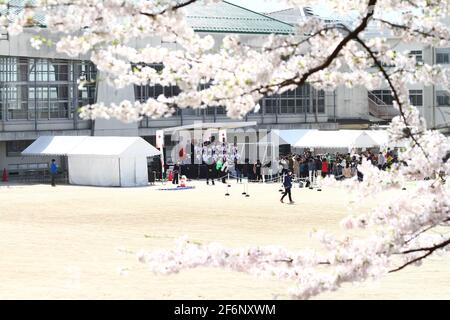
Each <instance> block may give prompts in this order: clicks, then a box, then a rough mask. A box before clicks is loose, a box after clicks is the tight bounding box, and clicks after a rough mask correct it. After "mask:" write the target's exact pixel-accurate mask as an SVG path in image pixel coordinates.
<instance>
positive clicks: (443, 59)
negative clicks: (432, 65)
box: [436, 53, 450, 64]
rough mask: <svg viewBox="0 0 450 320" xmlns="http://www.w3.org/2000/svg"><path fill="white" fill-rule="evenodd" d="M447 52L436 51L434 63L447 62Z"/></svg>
mask: <svg viewBox="0 0 450 320" xmlns="http://www.w3.org/2000/svg"><path fill="white" fill-rule="evenodd" d="M449 55H450V54H449V53H436V63H439V64H445V63H449V62H450V59H449Z"/></svg>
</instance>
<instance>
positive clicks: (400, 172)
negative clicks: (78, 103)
mask: <svg viewBox="0 0 450 320" xmlns="http://www.w3.org/2000/svg"><path fill="white" fill-rule="evenodd" d="M212 2H218V0H208V1H189V0H184V1H173V0H157V1H156V0H154V1H131V0H125V1H124V0H120V1H119V0H58V1H57V0H36V1H33V2H32V4H30V5H27V6H26V7H25V8H24V9H23V10H22V11H20V13H19V14H14V15H12V14H11V15H10V14H7V15H2V16H0V28H3V29H6V30H7V32H8V33H9V34H10V35H12V36H13V35H16V34H19V33H21V32H24V30H29V29H30V28H31V29H33V28H34V29H33V32H39V28H38V29H37V30H36V27H37V26H38V24H37V22H36V21H37V19H36V18H35V17H37V16H44V17H45V25H46V27H47V28H46V30H49V31H50V32H55V33H57V36H58V40H57V41H55V46H56V50H57V51H58V52H61V53H65V54H66V55H68V56H70V57H78V56H80V55H88V56H89V57H90V59H91V60H92V61H93V62H94V63H95V64H96V66H97V68H98V70H99V71H100V72H101V74H102V77H103V79H104V80H105V81H108V82H109V83H110V84H112V85H114V86H115V87H117V88H121V87H125V86H129V85H156V84H160V85H163V86H168V85H176V86H178V87H179V88H180V89H181V92H180V94H179V95H177V96H174V97H165V96H163V95H161V96H159V97H157V98H156V99H154V98H150V99H148V100H147V101H145V102H130V101H122V102H118V103H114V104H111V105H105V104H104V103H102V102H98V103H96V104H93V105H88V106H85V107H83V108H81V113H80V116H81V117H83V118H91V119H95V118H98V117H102V118H117V119H120V120H122V121H126V122H133V121H139V120H141V119H142V118H143V117H144V116H148V117H154V118H157V117H165V116H170V115H171V114H172V113H173V111H174V110H175V107H177V108H188V107H191V108H204V107H206V106H224V107H225V108H226V110H227V115H228V116H230V117H232V118H242V117H244V116H245V115H246V114H247V113H248V112H250V111H252V110H254V109H255V106H257V104H258V101H259V100H260V99H261V98H262V97H264V96H266V95H273V94H279V93H282V92H285V91H287V90H291V89H294V88H296V87H297V86H299V85H302V84H304V83H306V82H308V83H309V84H311V85H312V86H313V87H314V88H316V89H324V90H333V89H335V88H336V87H338V86H342V85H345V86H348V87H353V86H364V87H366V88H367V89H368V90H372V89H375V88H379V87H383V86H386V87H389V88H390V89H391V90H392V92H393V97H394V105H395V107H396V108H398V110H399V113H400V115H399V116H398V117H396V118H394V119H393V120H392V122H391V124H390V127H389V133H390V138H391V141H392V142H394V143H398V144H402V145H404V146H405V148H404V150H402V151H401V152H400V153H399V164H398V165H396V166H394V167H393V168H392V170H391V171H389V172H385V171H380V170H378V169H376V168H375V167H374V166H372V165H370V164H368V163H366V162H363V163H362V165H361V166H360V167H359V170H360V171H361V172H362V173H363V175H364V179H363V181H362V182H360V183H357V182H356V181H346V182H344V183H339V186H340V187H348V188H351V189H352V190H353V191H354V192H356V193H358V194H359V195H361V196H367V195H376V194H377V193H379V192H383V191H385V190H386V189H389V188H401V187H402V186H403V185H404V183H405V181H416V182H417V183H418V186H417V187H416V188H408V190H406V191H405V192H404V193H403V194H402V195H401V196H400V197H398V198H396V199H393V200H392V201H390V202H389V203H386V204H382V205H380V206H379V207H378V208H376V209H374V210H373V211H371V212H361V213H360V214H357V215H355V216H350V217H347V218H346V219H344V220H343V221H342V226H343V227H344V228H346V229H352V228H364V229H367V231H368V235H367V237H365V238H363V239H361V238H356V237H351V236H350V235H346V236H344V237H340V238H339V237H335V236H333V235H330V234H328V233H326V232H318V233H316V234H315V236H316V237H317V238H318V239H319V240H320V241H321V242H322V244H323V245H324V249H325V250H324V252H323V253H320V254H319V253H318V252H315V251H311V250H303V251H299V252H292V251H288V250H286V249H283V248H280V247H276V246H269V247H256V248H243V249H242V248H241V249H240V248H238V249H233V248H226V247H224V246H221V245H220V244H205V245H199V244H194V243H191V242H189V241H188V240H186V239H182V240H181V241H180V242H179V244H178V245H177V246H176V248H175V249H173V250H161V251H157V252H151V253H145V252H142V253H141V254H139V260H140V261H141V262H144V263H147V264H148V265H149V266H150V268H151V270H153V271H155V272H161V273H175V272H179V271H181V270H183V269H186V268H194V267H198V266H213V267H222V268H229V269H232V270H235V271H240V272H248V273H253V274H258V275H265V276H276V277H278V278H280V279H289V280H291V281H293V282H295V286H294V287H293V289H292V291H291V293H292V295H293V296H294V297H296V298H309V297H311V296H314V295H316V294H319V293H321V292H324V291H327V290H336V289H338V288H339V287H340V286H341V285H342V284H343V283H345V282H354V281H364V280H366V279H369V278H377V277H380V276H383V275H385V274H386V273H387V272H389V271H396V270H401V269H402V268H404V267H406V266H408V265H410V264H420V263H421V261H422V260H423V259H424V258H426V257H428V256H429V255H431V254H434V253H442V252H445V251H448V250H449V248H450V233H449V232H448V227H449V226H450V209H449V206H450V203H449V202H450V191H449V190H450V188H449V183H450V182H449V180H448V175H449V173H450V161H449V160H448V153H449V150H450V144H449V142H448V140H447V139H446V138H445V137H444V136H443V135H442V134H440V133H439V132H436V131H430V130H428V129H427V127H426V123H425V121H424V119H423V118H422V117H421V115H420V113H419V111H418V110H417V109H416V108H415V107H414V106H412V105H411V104H410V102H409V97H408V88H407V85H408V84H417V83H419V84H423V85H431V84H439V86H441V87H442V88H443V89H446V90H450V81H449V78H450V77H449V72H450V71H449V69H448V68H446V67H443V66H441V65H432V64H428V63H423V62H421V63H418V62H417V61H416V60H415V59H414V58H413V57H410V55H409V52H398V51H397V50H396V48H395V47H394V45H393V44H392V43H391V42H389V41H388V40H387V38H386V37H384V36H382V35H375V36H374V35H372V34H370V32H366V31H368V29H369V28H372V27H376V28H380V29H382V30H383V31H384V32H385V33H384V34H390V35H393V36H396V37H400V38H401V39H403V40H404V41H415V42H420V43H422V44H423V45H424V46H425V45H433V46H444V45H447V44H448V41H449V40H450V30H449V28H448V26H447V25H446V24H445V23H443V22H442V21H443V19H444V18H445V17H447V16H448V13H449V12H448V11H449V5H448V1H423V0H363V1H361V0H348V1H339V0H333V1H329V2H328V3H329V5H330V6H331V8H332V9H333V10H335V11H336V12H340V13H342V14H346V13H347V12H352V18H351V19H350V20H351V21H350V22H349V23H345V24H331V25H330V24H326V23H324V22H323V21H321V20H320V19H317V18H314V17H312V18H309V19H306V20H304V21H299V25H298V27H297V28H295V30H294V31H293V33H292V34H291V35H272V36H268V37H266V38H265V39H264V43H262V44H259V45H251V44H249V43H245V42H244V41H243V40H242V39H241V38H240V37H239V36H238V35H234V34H233V35H227V36H225V37H223V39H221V41H220V42H219V43H216V41H215V40H214V38H213V37H211V36H202V35H200V34H198V33H195V32H194V31H193V29H192V28H191V27H190V26H189V25H188V23H187V20H186V12H185V10H184V9H185V8H184V7H185V6H187V5H207V4H208V3H212ZM319 2H322V1H319V0H286V3H289V4H291V5H293V6H297V7H303V6H305V5H312V4H314V3H319ZM3 9H4V8H3ZM382 34H383V33H382ZM155 37H156V38H159V39H160V40H161V44H160V45H144V46H139V45H137V43H146V41H145V39H149V38H153V39H154V38H155ZM136 40H142V41H136ZM31 42H32V43H31V44H32V46H33V47H35V48H36V49H38V48H40V47H41V46H42V45H43V44H44V43H46V44H49V45H53V43H52V42H51V41H46V40H45V39H44V38H42V37H32V39H31ZM163 42H174V44H175V45H174V46H172V47H173V48H171V49H170V50H169V49H168V46H165V45H163ZM155 65H163V68H162V70H160V69H159V68H156V67H155ZM82 83H83V82H82V81H80V85H82ZM326 182H327V183H331V182H329V181H326ZM333 183H334V184H335V183H336V182H333ZM431 230H433V231H436V230H439V231H440V232H439V234H436V233H430V231H431ZM399 258H400V262H399Z"/></svg>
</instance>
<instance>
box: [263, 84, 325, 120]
mask: <svg viewBox="0 0 450 320" xmlns="http://www.w3.org/2000/svg"><path fill="white" fill-rule="evenodd" d="M263 100H264V103H265V113H266V114H273V113H276V110H278V112H279V113H281V114H304V113H305V111H306V112H308V113H315V112H316V106H318V108H317V112H318V113H325V92H324V91H323V90H314V89H313V88H312V87H311V86H309V85H303V86H300V87H297V88H295V89H294V90H289V91H286V92H283V93H282V94H275V95H272V96H269V97H265V98H264V99H263Z"/></svg>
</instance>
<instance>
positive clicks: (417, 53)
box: [409, 50, 423, 63]
mask: <svg viewBox="0 0 450 320" xmlns="http://www.w3.org/2000/svg"><path fill="white" fill-rule="evenodd" d="M409 56H410V57H415V58H416V62H417V63H421V62H423V54H422V50H411V51H410V52H409Z"/></svg>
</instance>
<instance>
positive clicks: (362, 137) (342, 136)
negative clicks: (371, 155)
mask: <svg viewBox="0 0 450 320" xmlns="http://www.w3.org/2000/svg"><path fill="white" fill-rule="evenodd" d="M377 146H379V143H378V142H377V141H376V140H375V139H373V138H372V137H371V136H370V135H368V134H367V133H366V132H364V131H359V130H336V131H335V130H333V131H325V130H324V131H321V130H311V131H309V132H308V133H306V134H305V135H304V136H303V137H301V138H300V140H298V141H297V142H296V143H295V144H294V147H296V148H314V149H347V150H351V149H353V148H372V147H377Z"/></svg>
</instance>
